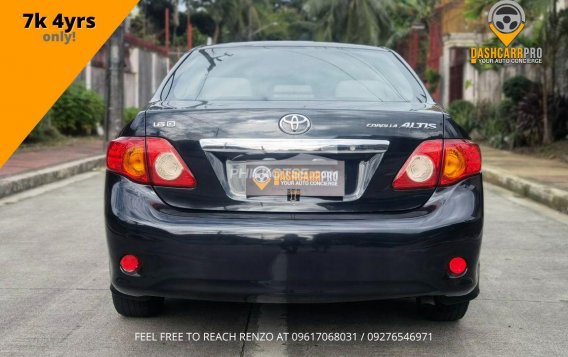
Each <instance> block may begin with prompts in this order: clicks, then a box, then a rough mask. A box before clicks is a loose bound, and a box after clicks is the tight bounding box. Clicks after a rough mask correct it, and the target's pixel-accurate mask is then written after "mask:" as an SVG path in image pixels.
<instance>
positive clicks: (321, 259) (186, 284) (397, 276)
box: [105, 173, 483, 302]
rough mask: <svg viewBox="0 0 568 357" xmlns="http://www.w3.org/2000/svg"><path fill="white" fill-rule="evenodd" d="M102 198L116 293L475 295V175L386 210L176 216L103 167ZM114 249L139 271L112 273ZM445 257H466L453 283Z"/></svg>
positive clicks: (267, 297)
mask: <svg viewBox="0 0 568 357" xmlns="http://www.w3.org/2000/svg"><path fill="white" fill-rule="evenodd" d="M105 194H106V199H105V215H106V228H107V241H108V247H109V253H110V272H111V284H112V287H113V288H114V289H116V290H118V291H119V292H121V293H124V294H128V295H132V296H163V297H180V298H191V299H203V300H222V301H255V302H336V301H357V300H374V299H388V298H397V297H411V296H446V297H455V298H456V299H460V297H461V298H462V299H463V298H464V297H467V298H468V299H469V298H474V297H475V296H476V291H477V290H476V287H477V283H478V280H479V279H478V260H479V251H480V246H481V237H482V226H483V189H482V181H481V176H480V175H478V176H474V177H471V178H469V179H466V180H464V181H462V182H460V183H459V184H457V185H455V186H452V187H447V188H443V189H438V190H437V191H436V192H435V193H434V195H433V196H432V198H431V199H430V200H429V201H428V202H427V203H426V204H425V205H424V206H423V207H422V208H420V209H418V210H415V211H412V212H405V213H396V214H330V213H324V214H273V213H266V214H263V213H213V212H189V211H181V210H177V209H174V208H171V207H169V206H167V205H165V204H164V203H163V202H162V201H161V200H160V199H159V197H158V196H157V195H156V193H155V191H154V190H153V189H152V188H151V187H148V186H144V185H139V184H135V183H132V182H130V181H129V180H127V179H125V178H123V177H121V176H118V175H116V174H113V173H107V186H106V193H105ZM125 254H135V255H137V256H139V257H140V259H141V261H142V267H141V269H140V272H139V276H129V275H126V274H124V273H123V272H122V271H121V270H120V268H119V261H120V258H121V257H122V256H123V255H125ZM453 256H462V257H464V258H465V259H466V260H467V262H468V266H469V268H468V271H467V272H466V274H465V275H464V276H463V277H461V278H450V277H449V276H448V274H447V271H446V267H447V262H448V260H449V259H450V258H451V257H453Z"/></svg>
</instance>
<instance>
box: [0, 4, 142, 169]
mask: <svg viewBox="0 0 568 357" xmlns="http://www.w3.org/2000/svg"><path fill="white" fill-rule="evenodd" d="M137 2H138V0H80V1H78V0H49V1H37V0H16V1H6V2H5V3H4V4H2V11H0V28H1V29H2V31H1V32H0V33H2V34H3V35H2V44H1V46H2V54H1V55H0V61H1V62H0V65H1V67H0V68H1V69H2V85H1V86H0V90H1V98H2V101H3V105H2V114H0V167H1V166H2V165H3V164H4V163H5V162H6V161H7V160H8V158H9V157H10V155H12V153H13V152H14V151H15V150H16V148H17V147H18V146H19V145H20V144H21V143H22V141H23V140H24V139H25V138H26V136H27V135H28V134H29V133H30V131H31V130H32V129H33V128H34V127H35V126H36V125H37V123H38V122H39V120H40V119H41V118H42V117H43V116H44V115H45V114H46V113H47V111H48V110H49V108H51V106H52V105H53V104H54V103H55V101H56V100H57V99H58V98H59V96H60V95H61V94H62V93H63V91H64V90H65V89H66V88H67V87H68V86H69V85H70V84H71V82H72V81H73V79H75V77H76V76H77V75H78V74H79V73H80V72H81V70H82V69H83V67H85V65H86V64H87V63H88V62H89V60H90V59H91V58H92V57H93V56H94V55H95V54H96V52H97V51H98V50H99V49H100V48H101V46H102V45H103V44H104V43H105V42H106V40H107V39H108V38H109V37H110V35H111V34H112V33H113V32H114V30H115V29H116V28H117V27H118V25H120V23H121V22H122V21H123V20H124V19H125V18H126V16H128V14H129V13H130V11H132V9H133V8H134V6H135V5H136V4H137Z"/></svg>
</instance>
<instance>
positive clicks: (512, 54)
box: [470, 0, 542, 64]
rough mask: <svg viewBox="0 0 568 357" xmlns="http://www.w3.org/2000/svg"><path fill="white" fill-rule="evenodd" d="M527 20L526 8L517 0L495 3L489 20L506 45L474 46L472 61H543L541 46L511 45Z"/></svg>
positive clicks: (507, 62) (488, 17) (484, 62)
mask: <svg viewBox="0 0 568 357" xmlns="http://www.w3.org/2000/svg"><path fill="white" fill-rule="evenodd" d="M526 21H527V19H526V15H525V10H524V9H523V7H522V6H521V5H520V4H519V3H517V2H516V1H512V0H502V1H499V2H497V3H495V4H494V5H493V6H492V7H491V9H490V10H489V12H488V13H487V22H488V26H489V29H490V30H491V32H493V33H494V34H495V36H497V38H498V39H499V40H500V41H501V43H503V45H504V46H505V47H496V46H494V47H472V48H471V52H470V58H471V63H472V64H475V63H480V64H514V63H542V48H540V47H523V46H519V47H509V46H510V45H511V43H512V42H513V41H514V40H515V38H517V36H519V34H520V33H521V31H523V29H524V28H525V24H526Z"/></svg>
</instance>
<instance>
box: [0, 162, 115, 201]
mask: <svg viewBox="0 0 568 357" xmlns="http://www.w3.org/2000/svg"><path fill="white" fill-rule="evenodd" d="M104 163H105V155H97V156H93V157H89V158H86V159H81V160H76V161H71V162H67V163H64V164H59V165H56V166H51V167H47V168H44V169H40V170H36V171H31V172H26V173H23V174H18V175H14V176H8V177H4V178H0V198H2V197H6V196H9V195H13V194H15V193H18V192H22V191H25V190H29V189H31V188H35V187H38V186H41V185H45V184H48V183H52V182H55V181H59V180H62V179H65V178H68V177H71V176H74V175H78V174H81V173H83V172H87V171H91V170H93V169H95V168H98V167H101V166H103V165H104Z"/></svg>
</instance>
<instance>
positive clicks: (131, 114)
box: [124, 107, 140, 124]
mask: <svg viewBox="0 0 568 357" xmlns="http://www.w3.org/2000/svg"><path fill="white" fill-rule="evenodd" d="M139 112H140V109H138V108H136V107H128V108H124V124H129V123H131V122H132V121H133V120H134V119H135V118H136V116H137V115H138V113H139Z"/></svg>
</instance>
